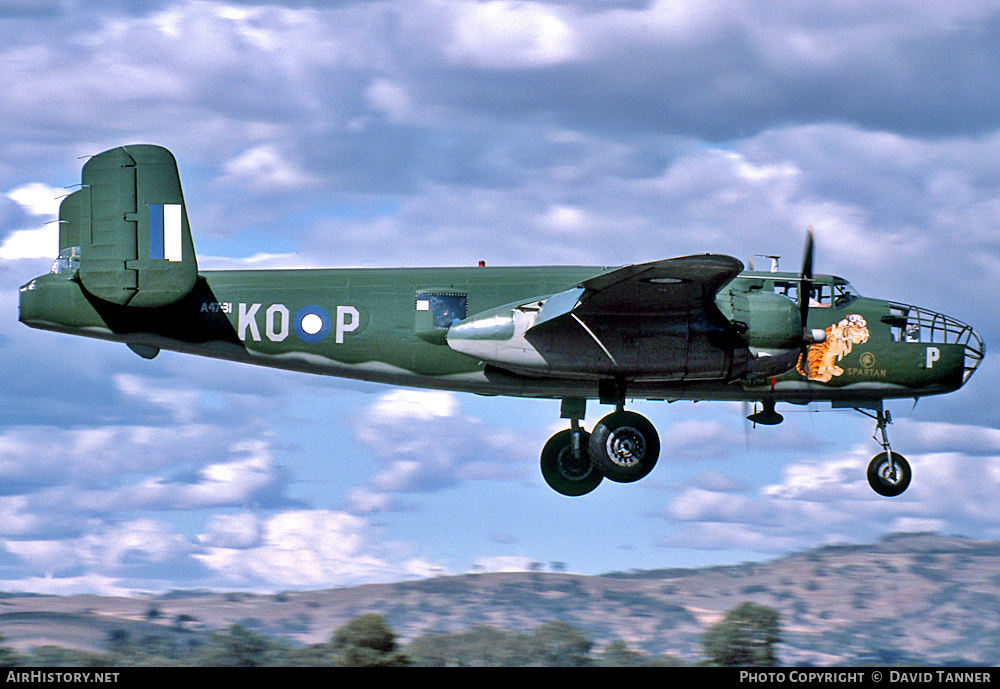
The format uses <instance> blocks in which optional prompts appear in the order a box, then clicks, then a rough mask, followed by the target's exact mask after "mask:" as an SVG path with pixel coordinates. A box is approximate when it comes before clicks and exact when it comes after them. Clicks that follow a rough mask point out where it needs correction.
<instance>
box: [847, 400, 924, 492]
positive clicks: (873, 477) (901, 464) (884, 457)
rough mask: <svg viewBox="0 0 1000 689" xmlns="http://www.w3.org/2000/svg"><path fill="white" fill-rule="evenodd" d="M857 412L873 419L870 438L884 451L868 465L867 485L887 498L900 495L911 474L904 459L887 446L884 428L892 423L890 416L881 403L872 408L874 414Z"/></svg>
mask: <svg viewBox="0 0 1000 689" xmlns="http://www.w3.org/2000/svg"><path fill="white" fill-rule="evenodd" d="M858 411H860V412H861V413H862V414H864V415H865V416H869V417H871V418H873V419H875V435H873V436H872V437H873V438H874V439H875V442H877V443H878V444H879V445H881V446H882V448H883V450H884V451H883V452H880V453H878V454H877V455H875V456H874V457H873V458H872V461H871V462H869V463H868V485H870V486H871V487H872V490H874V491H875V492H876V493H878V494H879V495H883V496H885V497H887V498H894V497H896V496H897V495H901V494H902V493H903V491H905V490H906V489H907V487H909V485H910V478H911V477H912V474H911V472H910V464H909V462H907V461H906V458H905V457H903V455H901V454H899V453H898V452H893V451H892V448H891V447H890V446H889V433H888V431H886V426H888V425H889V424H891V423H892V414H890V413H889V412H888V410H884V409H883V408H882V404H881V402H880V403H879V404H878V405H877V406H876V407H875V408H874V411H875V413H874V414H871V413H869V412H867V411H865V410H864V409H860V408H859V409H858ZM880 436H881V437H880Z"/></svg>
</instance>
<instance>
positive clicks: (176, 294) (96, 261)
mask: <svg viewBox="0 0 1000 689" xmlns="http://www.w3.org/2000/svg"><path fill="white" fill-rule="evenodd" d="M59 255H60V258H66V259H70V260H73V261H76V260H79V276H80V281H81V282H82V283H83V286H84V287H85V288H86V289H87V291H88V292H90V293H91V294H93V295H94V296H95V297H98V298H99V299H102V300H104V301H108V302H111V303H113V304H121V305H129V306H140V307H156V306H165V305H167V304H172V303H173V302H175V301H178V300H179V299H182V298H183V297H184V296H185V295H186V294H188V293H189V292H190V291H191V289H192V288H193V287H194V284H195V281H196V280H197V278H198V262H197V260H196V258H195V254H194V244H193V243H192V241H191V229H190V227H189V226H188V218H187V211H186V209H185V207H184V196H183V194H182V193H181V182H180V177H179V175H178V174H177V162H176V161H175V160H174V157H173V155H171V153H170V152H169V151H168V150H166V149H165V148H160V147H159V146H148V145H140V146H128V147H121V148H115V149H112V150H110V151H105V152H104V153H101V154H99V155H96V156H94V157H93V158H91V159H90V160H89V161H87V163H86V164H85V165H84V166H83V186H82V188H81V189H79V190H78V191H75V192H73V193H72V194H70V195H69V196H67V197H66V198H65V199H64V200H63V202H62V205H61V206H60V207H59Z"/></svg>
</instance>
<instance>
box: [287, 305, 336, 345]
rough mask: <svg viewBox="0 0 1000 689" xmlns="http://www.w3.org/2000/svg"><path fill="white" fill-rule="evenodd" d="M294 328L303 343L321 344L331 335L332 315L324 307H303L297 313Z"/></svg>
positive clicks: (293, 322)
mask: <svg viewBox="0 0 1000 689" xmlns="http://www.w3.org/2000/svg"><path fill="white" fill-rule="evenodd" d="M292 327H293V328H295V334H296V335H298V336H299V339H300V340H302V341H303V342H320V341H321V340H323V339H324V338H325V337H326V336H327V335H329V334H330V314H328V313H327V312H326V309H324V308H323V307H322V306H303V307H302V308H301V309H299V310H298V311H296V312H295V318H293V319H292Z"/></svg>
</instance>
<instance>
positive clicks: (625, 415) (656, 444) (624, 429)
mask: <svg viewBox="0 0 1000 689" xmlns="http://www.w3.org/2000/svg"><path fill="white" fill-rule="evenodd" d="M659 456H660V436H659V435H657V433H656V429H655V428H653V424H651V423H650V422H649V420H648V419H646V417H644V416H642V415H641V414H636V413H635V412H630V411H616V412H614V413H613V414H608V415H607V416H605V417H604V418H603V419H601V420H600V421H599V422H598V423H597V425H596V426H594V431H593V432H592V433H591V434H590V461H592V462H593V463H594V465H595V466H596V467H597V469H598V470H599V471H600V472H601V473H602V474H604V476H605V478H607V479H610V480H611V481H615V482H617V483H631V482H633V481H638V480H639V479H641V478H643V477H644V476H646V474H648V473H649V472H650V471H652V470H653V467H654V466H656V460H657V459H658V458H659Z"/></svg>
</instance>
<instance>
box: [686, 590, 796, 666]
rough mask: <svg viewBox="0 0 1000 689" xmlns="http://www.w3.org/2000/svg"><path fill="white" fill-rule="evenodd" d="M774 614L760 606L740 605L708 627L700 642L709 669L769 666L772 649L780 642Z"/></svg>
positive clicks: (776, 616)
mask: <svg viewBox="0 0 1000 689" xmlns="http://www.w3.org/2000/svg"><path fill="white" fill-rule="evenodd" d="M778 617H779V616H778V612H777V611H776V610H774V609H772V608H769V607H767V606H764V605H755V604H753V603H743V604H742V605H740V606H739V607H738V608H734V609H733V610H730V611H729V612H728V613H727V614H726V617H725V618H724V619H723V620H722V621H721V622H719V623H718V624H716V625H714V626H712V627H711V628H710V629H709V630H708V632H707V633H706V634H705V637H704V639H703V641H702V645H703V646H704V649H705V655H706V656H708V659H709V662H710V663H711V664H712V665H724V666H727V667H748V666H765V667H769V666H773V665H777V663H778V661H777V658H776V656H775V648H774V647H775V645H776V644H777V643H778V642H779V641H781V628H780V624H779V620H778Z"/></svg>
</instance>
